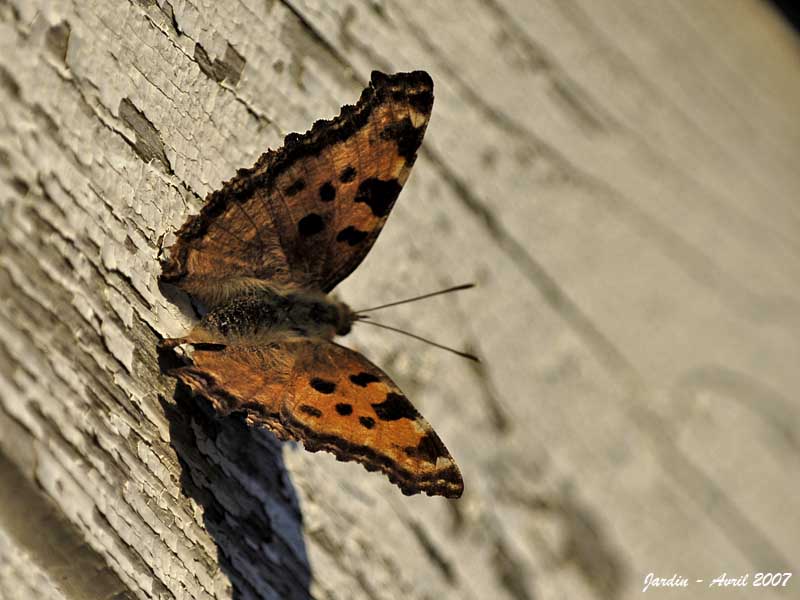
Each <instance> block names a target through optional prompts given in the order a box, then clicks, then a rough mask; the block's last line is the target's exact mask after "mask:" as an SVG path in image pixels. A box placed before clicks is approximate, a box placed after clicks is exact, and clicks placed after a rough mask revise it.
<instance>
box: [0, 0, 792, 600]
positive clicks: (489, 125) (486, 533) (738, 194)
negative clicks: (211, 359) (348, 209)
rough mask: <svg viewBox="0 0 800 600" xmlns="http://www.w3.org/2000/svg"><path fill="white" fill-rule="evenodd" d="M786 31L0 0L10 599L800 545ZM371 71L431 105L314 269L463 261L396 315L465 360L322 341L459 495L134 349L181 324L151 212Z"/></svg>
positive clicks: (551, 0)
mask: <svg viewBox="0 0 800 600" xmlns="http://www.w3.org/2000/svg"><path fill="white" fill-rule="evenodd" d="M799 51H800V46H798V43H797V39H796V38H795V36H794V34H793V33H792V32H791V31H790V30H789V29H788V28H787V27H786V26H785V25H784V24H783V23H782V21H781V20H780V19H779V17H778V16H777V14H775V13H774V12H773V11H772V9H771V8H770V7H769V5H767V4H765V3H762V2H758V1H756V0H726V1H722V0H716V1H709V2H703V3H700V2H689V1H685V0H684V1H680V0H665V1H663V2H649V3H643V2H616V1H612V0H603V1H590V0H547V1H544V2H535V3H534V2H530V3H518V2H513V1H512V0H467V1H463V2H462V1H458V2H457V1H455V0H447V1H443V2H435V3H427V2H426V3H423V2H415V3H405V2H395V1H387V2H379V1H374V2H367V1H365V2H349V1H348V2H340V3H329V2H321V1H318V0H283V1H277V2H275V1H273V2H251V1H244V2H237V1H235V0H224V1H220V2H209V3H200V2H196V1H194V0H188V1H185V2H172V3H171V2H167V1H164V0H129V1H128V2H114V3H110V2H104V1H101V0H87V1H82V2H77V1H73V2H71V1H68V0H65V1H63V2H58V3H53V2H45V1H44V0H3V1H0V202H1V203H2V204H0V206H1V210H2V220H1V221H0V290H2V291H1V292H0V294H1V295H0V300H1V301H0V481H2V487H0V597H2V598H33V597H37V598H41V597H46V598H98V599H99V598H192V599H196V598H197V599H199V598H233V597H235V598H308V597H313V598H348V599H350V598H439V597H452V598H475V599H483V598H512V599H515V600H522V599H528V598H537V599H539V598H561V597H570V598H600V599H615V598H634V597H638V596H639V594H640V593H641V589H642V587H643V584H644V578H645V576H646V575H647V574H648V573H650V572H653V573H655V575H656V576H658V577H670V576H671V575H672V574H673V573H679V574H680V575H681V576H684V577H686V578H688V580H689V586H690V587H692V588H693V589H692V591H691V592H690V593H691V596H692V597H703V596H705V595H706V594H708V593H713V591H714V590H709V588H708V587H707V586H708V583H709V582H710V581H711V580H712V579H713V578H714V577H717V576H718V575H720V574H722V573H723V572H726V573H727V574H728V575H729V576H733V575H736V576H738V575H741V574H744V573H750V577H751V581H752V578H753V576H754V574H755V573H756V572H758V571H769V572H796V571H797V570H798V567H800V564H798V559H797V556H798V550H800V544H799V543H798V540H800V520H798V519H797V517H796V515H794V514H793V513H792V511H791V510H789V513H788V514H787V513H786V512H785V511H786V509H787V507H791V506H793V505H794V501H795V499H796V495H797V492H798V488H797V481H798V476H799V475H800V473H798V466H797V465H798V464H800V463H798V460H797V458H798V452H800V441H798V436H797V433H796V432H797V431H798V430H800V405H798V401H797V392H796V390H797V389H798V388H799V387H800V370H798V369H797V364H798V363H800V338H798V336H797V334H796V332H797V331H798V328H799V326H800V277H798V276H797V275H798V265H799V264H800V261H799V259H800V227H799V226H800V211H799V210H798V207H797V199H798V197H800V170H798V169H797V155H798V151H800V120H798V119H797V107H798V106H800V61H798V55H799ZM372 69H380V70H384V71H399V70H410V69H425V70H427V71H428V72H430V73H431V75H432V77H433V79H434V82H435V85H436V88H435V95H436V102H435V104H434V109H433V117H432V121H431V125H430V128H429V130H428V133H427V135H426V139H425V142H424V144H423V151H422V153H421V155H420V158H419V160H418V161H417V164H416V166H415V168H414V172H413V173H412V176H411V179H410V181H409V183H408V185H407V186H406V189H405V191H404V192H403V193H402V195H401V198H400V201H399V202H398V205H397V207H396V208H395V210H394V214H393V216H392V218H391V220H390V222H389V225H388V226H387V228H386V229H385V230H384V232H383V234H382V235H381V238H380V239H381V241H380V242H379V243H378V244H376V246H375V248H374V249H373V250H372V251H371V253H370V255H369V257H368V258H367V260H365V262H364V264H363V265H362V266H361V267H359V269H358V270H357V271H356V272H355V273H354V274H353V275H352V276H351V277H350V278H349V279H348V280H347V281H346V282H344V283H343V284H342V285H341V286H340V288H339V289H338V290H337V292H338V293H339V294H340V296H341V297H342V298H344V299H345V300H346V301H348V303H350V304H351V305H354V306H356V307H358V306H361V305H368V304H377V303H381V302H388V301H391V300H394V299H397V298H401V297H404V296H409V295H413V294H416V293H423V292H425V291H428V290H431V289H435V288H437V287H444V286H447V285H452V284H455V283H460V282H464V281H470V280H477V281H478V283H479V284H480V287H479V289H478V290H473V291H470V292H464V293H463V294H461V295H457V296H452V297H451V296H448V297H442V298H439V299H436V300H430V301H429V302H427V303H422V304H412V305H408V306H402V307H397V309H396V310H395V312H394V313H392V314H391V315H388V316H387V321H388V322H391V323H393V324H398V325H400V326H404V327H408V328H409V329H412V330H413V331H415V332H419V333H424V334H425V335H426V336H429V337H432V338H434V339H436V340H437V341H444V342H449V343H452V344H454V345H456V346H462V345H466V346H468V347H471V348H472V349H473V351H475V352H477V353H478V354H480V355H481V356H482V357H483V363H482V364H481V365H480V366H479V367H473V366H472V365H471V364H468V363H467V362H466V361H464V362H459V361H458V360H457V359H455V358H454V357H452V356H450V355H447V354H445V353H440V352H438V351H437V350H435V349H433V348H430V347H426V346H421V345H419V344H417V343H416V342H412V341H410V340H407V339H404V338H397V337H390V334H385V332H380V333H378V332H376V331H371V330H370V331H361V330H359V331H356V332H354V334H353V335H352V339H349V340H346V343H348V344H350V345H352V346H354V347H357V348H358V349H360V350H363V351H364V353H365V354H366V355H367V356H368V357H370V358H371V359H372V360H373V361H374V362H376V363H377V364H379V365H381V366H382V367H384V368H385V369H386V370H387V372H389V373H390V374H391V375H392V376H393V377H394V378H395V379H396V381H397V382H398V383H399V384H400V387H401V388H403V389H404V390H405V392H406V394H407V395H408V396H409V397H410V398H411V399H412V401H413V402H414V403H415V404H416V405H417V406H418V407H419V408H420V410H421V411H422V412H423V413H424V414H425V416H426V417H427V418H428V420H429V421H430V422H431V423H432V424H433V425H434V427H435V428H436V429H437V431H438V432H439V434H440V436H441V437H442V438H443V440H444V441H445V442H446V444H447V445H448V447H449V449H450V450H451V452H452V453H453V455H454V456H455V458H456V460H457V461H458V463H459V465H460V466H461V468H462V471H463V474H464V479H465V483H466V493H465V496H464V498H462V499H461V500H458V501H447V500H444V499H439V498H428V497H412V498H407V497H404V496H402V495H401V494H400V492H399V491H398V490H397V489H396V488H395V487H394V486H392V485H391V484H390V483H389V482H388V481H387V480H385V478H382V477H381V476H379V475H376V474H374V473H367V472H366V471H364V470H363V469H362V468H360V467H359V466H358V465H355V464H349V463H348V464H344V463H338V462H336V461H335V460H334V459H333V457H332V456H330V455H327V454H311V453H307V452H305V451H303V450H302V447H300V446H297V445H294V444H281V443H279V442H277V441H276V440H274V439H273V438H272V437H271V436H270V435H269V434H268V433H266V432H263V431H251V430H249V429H248V428H247V427H246V425H245V424H244V422H243V421H242V420H241V419H239V418H236V417H230V418H225V419H220V418H216V417H215V416H214V415H213V414H210V413H209V411H208V407H207V406H205V405H204V404H203V403H202V402H196V401H193V400H191V399H188V398H184V397H182V396H181V395H180V393H178V394H176V392H175V383H174V381H173V380H171V379H170V378H167V377H165V376H163V375H162V373H161V367H162V366H163V365H160V364H159V361H158V356H157V354H156V351H155V346H156V343H157V341H158V340H159V339H160V338H161V337H165V336H176V335H180V334H181V333H182V332H183V331H185V329H186V328H187V326H188V325H189V324H190V323H191V322H192V319H193V318H194V313H193V310H192V307H191V304H190V303H189V301H188V299H187V298H186V297H185V296H181V295H180V294H178V293H176V292H175V291H174V290H170V289H166V288H162V287H159V285H158V282H157V277H158V273H159V263H158V256H159V252H160V251H161V250H162V247H164V246H166V245H168V244H169V243H170V240H171V237H170V236H171V234H172V232H174V231H175V230H176V229H177V228H178V227H179V226H180V225H181V224H182V223H183V221H184V220H185V218H186V216H187V215H188V214H190V213H192V212H195V211H197V210H198V209H199V207H200V206H201V204H202V199H203V198H204V197H205V195H206V194H207V193H208V192H210V191H212V190H213V189H216V188H217V187H219V185H220V184H221V182H222V181H224V180H226V179H228V178H230V177H231V176H232V175H233V174H234V172H235V170H236V169H237V168H240V167H249V166H251V165H252V164H253V162H254V161H255V159H256V158H257V157H258V156H259V155H260V154H261V153H262V152H263V151H264V150H266V149H267V148H268V147H277V146H279V145H280V144H281V140H282V137H283V135H285V134H286V133H289V132H292V131H298V132H302V131H305V130H306V129H308V128H309V127H310V125H311V124H312V122H313V121H314V120H316V119H318V118H330V117H332V116H333V115H335V114H336V113H337V112H338V108H339V106H340V105H341V104H344V103H352V102H354V101H355V100H356V98H357V95H358V93H359V91H360V90H361V89H362V87H363V86H364V85H365V83H366V81H367V80H368V77H369V72H370V70H372ZM795 512H796V511H795ZM698 579H703V580H704V583H703V584H698V583H696V580H698ZM798 584H800V582H797V581H794V582H792V581H790V582H789V587H794V588H795V589H796V586H797V585H798ZM752 592H753V590H752V589H750V588H729V589H726V590H725V596H726V598H728V599H731V598H750V597H752V595H753V594H752ZM757 593H758V594H759V597H760V598H772V597H776V598H777V597H778V596H779V594H781V590H771V589H770V590H767V589H765V590H758V591H757ZM781 597H785V596H781Z"/></svg>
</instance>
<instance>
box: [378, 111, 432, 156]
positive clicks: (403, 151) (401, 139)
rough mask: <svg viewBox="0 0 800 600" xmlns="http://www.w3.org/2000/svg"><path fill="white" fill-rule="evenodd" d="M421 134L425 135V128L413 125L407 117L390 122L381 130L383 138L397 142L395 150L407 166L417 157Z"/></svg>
mask: <svg viewBox="0 0 800 600" xmlns="http://www.w3.org/2000/svg"><path fill="white" fill-rule="evenodd" d="M423 135H425V129H424V128H423V127H419V128H416V127H414V125H413V124H412V123H411V119H410V118H409V117H406V118H405V119H403V120H402V121H397V122H395V123H391V124H390V125H387V126H386V127H385V128H384V130H383V131H381V137H382V138H383V139H385V140H392V141H394V142H395V143H396V144H397V152H398V154H400V156H402V157H403V158H404V159H405V160H406V164H407V165H408V166H411V165H413V164H414V161H415V160H416V158H417V148H419V146H420V144H421V143H422V136H423Z"/></svg>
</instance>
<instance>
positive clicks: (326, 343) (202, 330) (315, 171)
mask: <svg viewBox="0 0 800 600" xmlns="http://www.w3.org/2000/svg"><path fill="white" fill-rule="evenodd" d="M432 106H433V82H432V80H431V78H430V76H429V75H428V74H427V73H425V72H423V71H414V72H410V73H396V74H393V75H386V74H383V73H380V72H377V71H376V72H373V73H372V76H371V81H370V84H369V86H368V87H367V88H366V89H365V90H364V91H363V92H362V94H361V97H360V99H359V100H358V102H357V103H356V104H355V105H354V106H349V105H345V106H343V107H342V109H341V112H340V114H339V115H338V116H337V117H335V118H334V119H332V120H329V121H325V120H320V121H317V122H316V123H314V125H313V127H312V128H311V130H309V131H308V132H306V133H305V134H302V135H300V134H295V133H292V134H289V135H288V136H286V138H285V140H284V145H283V147H282V148H280V149H278V150H274V151H273V150H269V151H267V152H266V153H264V154H263V155H262V156H261V157H260V158H259V159H258V161H257V162H256V164H255V166H254V167H253V168H251V169H240V170H239V171H237V173H236V176H235V177H234V178H233V179H231V180H229V181H227V182H226V183H225V184H224V185H223V187H222V188H221V189H220V190H218V191H216V192H213V193H211V194H210V195H209V197H208V198H207V201H206V203H205V205H204V206H203V208H202V210H201V211H200V213H199V214H197V215H196V216H192V217H189V219H188V220H187V221H186V223H185V224H184V225H183V226H182V228H181V229H180V230H179V231H178V232H177V233H176V242H175V243H174V244H173V245H172V246H171V248H170V249H169V256H168V258H166V259H165V260H164V261H163V262H162V273H161V280H162V281H163V282H165V283H170V284H173V285H175V286H177V287H179V288H180V289H182V290H184V291H185V292H187V293H188V294H190V295H191V296H193V297H194V298H196V299H197V300H199V301H200V302H201V303H203V304H204V305H205V306H206V307H207V309H208V312H207V313H206V314H205V315H204V316H203V317H202V319H201V320H200V322H199V323H198V324H197V325H196V326H195V327H194V328H193V329H192V330H191V332H189V333H188V334H187V335H186V336H185V337H182V338H173V339H166V340H163V341H162V343H161V345H160V346H161V348H162V349H167V348H174V347H176V346H178V345H183V344H186V345H187V347H188V348H189V351H188V352H187V353H186V356H185V358H184V362H183V363H182V364H181V365H180V366H178V367H175V368H171V369H170V370H169V371H168V374H169V375H172V376H174V377H176V378H177V379H178V380H179V381H180V382H182V383H183V384H185V385H186V386H188V387H189V388H190V390H191V391H192V392H193V393H195V394H198V395H200V396H202V397H205V398H207V399H208V400H209V401H210V402H211V404H212V406H213V407H214V409H215V410H216V411H217V412H218V413H219V414H221V415H227V414H230V413H233V412H245V413H246V414H247V418H248V420H249V421H250V422H251V423H254V424H256V425H259V426H262V427H265V428H266V429H268V430H270V431H272V432H273V433H274V434H275V435H276V436H278V437H279V438H282V439H292V440H297V441H300V442H302V443H303V445H304V446H305V448H306V449H307V450H310V451H317V450H325V451H329V452H332V453H333V454H334V455H335V456H336V458H337V459H339V460H343V461H357V462H360V463H361V464H363V465H364V466H365V467H366V468H367V469H368V470H370V471H381V472H383V473H385V474H386V475H387V476H388V478H389V479H390V481H392V482H393V483H395V484H396V485H397V486H398V487H399V488H400V489H401V490H402V492H403V493H404V494H409V495H410V494H415V493H420V492H424V493H427V494H428V495H442V496H446V497H450V498H457V497H459V496H461V494H462V491H463V488H464V484H463V481H462V478H461V473H460V471H459V469H458V467H457V466H456V463H455V461H454V460H453V458H452V456H451V455H450V453H449V452H448V450H447V448H445V446H444V444H443V443H442V441H441V440H440V439H439V436H438V435H437V434H436V432H435V431H434V430H433V428H432V427H431V426H430V424H429V423H428V422H427V421H426V420H425V419H424V418H423V417H422V416H421V415H420V414H419V412H418V411H417V410H416V409H415V408H414V406H413V405H412V404H411V402H410V401H409V400H408V399H407V398H406V397H405V395H404V394H403V393H402V392H401V391H400V389H399V388H398V386H397V385H396V384H395V383H394V382H393V381H392V380H391V379H390V378H389V376H388V375H386V373H384V372H383V371H382V370H381V369H379V368H378V367H377V366H375V365H374V364H373V363H371V362H370V361H369V360H367V358H365V357H364V356H363V355H361V354H360V353H358V352H356V351H354V350H351V349H349V348H346V347H344V346H341V345H339V344H337V343H336V342H335V341H333V339H334V337H335V336H337V335H345V334H346V333H348V332H349V331H350V329H351V327H352V325H353V323H354V322H355V321H357V320H358V319H359V315H357V314H356V313H355V312H354V311H352V310H351V309H350V308H349V307H348V306H347V305H346V304H344V303H342V302H338V301H336V300H334V299H332V298H331V297H329V296H328V293H329V292H330V291H331V290H332V289H333V288H334V287H335V286H336V285H337V284H338V283H339V282H340V281H342V280H343V279H344V278H345V277H347V276H348V275H349V274H350V273H351V272H352V271H353V270H354V269H355V268H356V267H357V266H358V265H359V263H361V261H362V260H363V259H364V256H365V255H366V254H367V252H368V251H369V249H370V248H371V247H372V245H373V244H374V242H375V240H376V238H377V237H378V234H379V233H380V232H381V229H382V228H383V225H384V223H385V222H386V219H387V218H388V216H389V212H390V211H391V209H392V206H393V205H394V203H395V200H396V199H397V196H398V194H399V193H400V190H401V189H402V187H403V184H405V182H406V180H407V179H408V176H409V173H410V170H411V167H412V166H413V164H414V161H415V159H416V156H417V150H418V148H419V146H420V144H421V143H422V138H423V135H424V134H425V129H426V127H427V125H428V120H429V118H430V114H431V108H432Z"/></svg>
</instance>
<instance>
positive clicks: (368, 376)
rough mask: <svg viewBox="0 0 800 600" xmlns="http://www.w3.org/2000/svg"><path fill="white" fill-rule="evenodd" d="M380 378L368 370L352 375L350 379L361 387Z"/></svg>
mask: <svg viewBox="0 0 800 600" xmlns="http://www.w3.org/2000/svg"><path fill="white" fill-rule="evenodd" d="M380 380H381V379H380V377H378V376H376V375H373V374H372V373H367V372H366V371H361V373H359V374H358V375H350V381H352V382H353V383H355V384H356V385H358V386H361V387H367V386H368V385H369V384H370V383H377V382H378V381H380Z"/></svg>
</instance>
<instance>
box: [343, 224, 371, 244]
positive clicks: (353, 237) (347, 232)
mask: <svg viewBox="0 0 800 600" xmlns="http://www.w3.org/2000/svg"><path fill="white" fill-rule="evenodd" d="M367 235H368V234H367V232H366V231H361V230H360V229H356V228H355V227H353V226H352V225H348V226H347V227H345V228H344V229H342V230H341V231H340V232H339V234H338V235H337V236H336V241H337V242H347V243H348V244H349V245H351V246H355V245H356V244H360V243H361V242H363V241H364V240H365V239H366V238H367Z"/></svg>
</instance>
